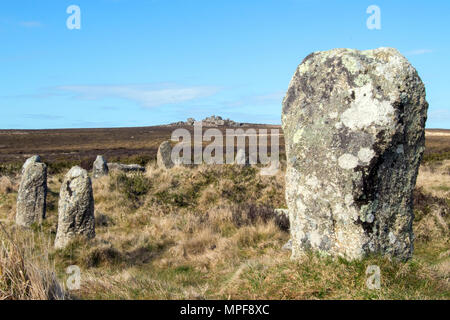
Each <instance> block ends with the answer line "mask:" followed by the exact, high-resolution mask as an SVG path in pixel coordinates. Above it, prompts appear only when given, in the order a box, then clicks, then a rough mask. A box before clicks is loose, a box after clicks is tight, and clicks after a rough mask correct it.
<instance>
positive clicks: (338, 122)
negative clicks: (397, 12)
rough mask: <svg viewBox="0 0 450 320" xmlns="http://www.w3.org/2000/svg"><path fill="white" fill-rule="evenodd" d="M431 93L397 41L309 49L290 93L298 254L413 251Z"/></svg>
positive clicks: (288, 134)
mask: <svg viewBox="0 0 450 320" xmlns="http://www.w3.org/2000/svg"><path fill="white" fill-rule="evenodd" d="M427 109H428V103H427V102H426V100H425V87H424V85H423V83H422V81H421V79H420V78H419V76H418V74H417V72H416V70H415V69H414V68H413V67H412V66H411V64H410V63H409V62H408V61H407V60H406V59H405V58H404V57H403V56H402V55H401V54H400V53H399V52H398V51H397V50H395V49H390V48H380V49H376V50H368V51H357V50H349V49H335V50H331V51H327V52H316V53H312V54H310V55H309V56H308V57H306V58H305V59H304V60H303V62H302V63H301V64H300V66H299V67H298V68H297V71H296V72H295V74H294V76H293V78H292V80H291V83H290V85H289V89H288V91H287V94H286V97H285V98H284V100H283V113H282V123H283V130H284V134H285V139H286V153H287V172H286V200H287V203H288V207H289V214H290V226H291V234H292V240H293V241H292V257H293V258H294V259H295V258H298V257H299V256H301V255H302V253H304V252H305V250H308V249H312V250H319V251H321V252H324V253H329V254H331V255H339V256H344V257H346V258H349V259H354V258H361V257H363V256H364V255H366V254H368V253H372V252H374V253H380V254H384V255H388V256H393V257H398V258H400V259H402V260H405V259H408V258H410V257H411V255H412V251H413V232H412V221H413V208H412V192H413V189H414V186H415V183H416V177H417V172H418V168H419V164H420V161H421V157H422V154H423V151H424V148H425V147H424V143H425V130H424V127H425V121H426V118H427Z"/></svg>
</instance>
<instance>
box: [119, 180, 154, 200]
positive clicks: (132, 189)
mask: <svg viewBox="0 0 450 320" xmlns="http://www.w3.org/2000/svg"><path fill="white" fill-rule="evenodd" d="M150 188H151V184H150V181H149V180H148V179H147V178H146V177H145V175H143V174H141V173H134V174H131V175H130V174H126V173H118V174H117V175H115V176H114V177H113V179H111V184H110V189H111V190H114V189H117V190H118V191H119V192H120V193H122V194H123V195H124V196H125V198H127V199H128V200H130V201H133V202H135V201H139V200H140V198H141V197H142V196H144V195H146V194H147V193H148V191H149V190H150Z"/></svg>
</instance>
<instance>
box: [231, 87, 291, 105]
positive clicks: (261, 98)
mask: <svg viewBox="0 0 450 320" xmlns="http://www.w3.org/2000/svg"><path fill="white" fill-rule="evenodd" d="M285 94H286V92H285V91H275V92H271V93H267V94H263V95H254V96H247V97H243V98H241V99H239V100H236V101H229V102H227V104H228V105H229V106H232V107H236V106H249V105H259V106H267V105H281V102H282V101H283V97H284V96H285Z"/></svg>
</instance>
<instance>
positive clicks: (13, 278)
mask: <svg viewBox="0 0 450 320" xmlns="http://www.w3.org/2000/svg"><path fill="white" fill-rule="evenodd" d="M22 232H23V231H22ZM22 232H21V231H17V230H14V232H13V234H10V233H8V231H6V229H5V228H4V227H3V225H2V224H1V223H0V241H1V244H0V300H55V299H57V300H60V299H64V298H65V296H66V295H65V292H64V290H63V288H62V287H61V286H60V284H59V283H58V280H57V279H56V276H55V272H54V271H52V270H53V269H54V268H53V266H52V265H51V263H50V262H49V259H48V253H47V252H46V251H44V252H39V253H37V252H35V251H34V250H33V248H34V247H35V243H34V241H33V239H32V238H27V237H26V236H23V235H21V233H22Z"/></svg>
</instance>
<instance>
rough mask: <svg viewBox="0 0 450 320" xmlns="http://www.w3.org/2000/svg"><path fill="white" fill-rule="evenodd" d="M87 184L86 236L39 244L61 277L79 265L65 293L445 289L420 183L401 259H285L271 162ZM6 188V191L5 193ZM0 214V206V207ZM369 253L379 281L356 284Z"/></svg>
mask: <svg viewBox="0 0 450 320" xmlns="http://www.w3.org/2000/svg"><path fill="white" fill-rule="evenodd" d="M435 170H437V171H435V172H439V173H442V172H443V171H442V168H441V167H436V168H435ZM423 172H424V171H423V170H421V174H423ZM61 177H62V175H56V176H54V175H53V176H51V177H50V179H49V205H50V207H51V210H49V213H48V218H47V220H46V222H45V224H44V225H43V226H42V227H40V228H37V229H36V230H35V231H33V232H31V233H32V234H36V235H42V236H40V237H38V239H39V240H36V242H38V247H39V248H46V246H45V245H44V244H45V243H44V242H45V241H44V240H45V239H47V240H46V241H51V240H52V239H53V237H54V232H55V226H56V218H57V208H56V206H57V193H58V191H59V187H60V184H61V181H62V179H61ZM422 179H423V177H422ZM430 186H431V185H430ZM93 189H94V198H95V210H96V223H97V225H96V233H97V236H96V238H95V239H93V240H91V241H86V240H82V239H76V240H75V241H73V242H72V243H71V244H70V245H69V246H68V247H67V248H66V249H64V250H54V249H53V248H51V247H50V248H48V250H49V256H50V260H51V261H52V263H55V267H56V270H57V273H58V276H59V278H60V279H61V280H64V279H65V277H66V276H67V275H65V273H64V271H65V268H66V267H67V266H69V265H78V266H79V267H80V268H81V272H82V274H81V276H82V281H81V290H79V291H76V292H73V294H75V295H76V296H77V297H80V298H84V299H91V298H99V299H227V298H235V299H252V298H254V299H341V298H347V299H412V298H415V299H429V298H444V299H448V298H450V290H449V286H448V261H449V260H448V259H449V256H448V239H449V236H448V233H445V232H447V231H448V230H447V231H446V229H445V228H443V227H442V226H443V224H440V223H442V222H444V223H448V221H449V220H448V216H446V215H444V216H442V214H441V213H437V212H438V211H436V210H437V209H439V208H441V203H442V201H444V202H445V200H442V198H438V197H434V198H433V197H432V195H431V194H429V193H428V191H427V190H432V189H426V190H425V189H422V194H423V197H422V198H421V199H422V202H421V205H418V208H417V209H418V210H419V211H420V212H417V217H418V219H417V221H416V222H415V225H414V228H415V230H416V232H417V234H418V235H419V236H418V239H417V240H416V248H417V250H416V254H415V256H414V259H413V260H412V261H410V262H408V263H406V264H402V263H397V262H392V261H388V260H386V259H384V258H380V257H369V258H368V259H365V260H363V261H359V262H348V261H345V260H340V259H330V258H326V257H321V256H317V255H315V254H310V255H308V256H307V257H305V259H303V260H302V261H300V262H293V261H291V260H290V254H289V252H286V251H283V250H281V247H282V246H283V245H284V243H286V241H287V240H288V239H289V234H288V232H286V231H285V230H283V229H282V228H280V226H279V225H277V223H276V220H275V219H274V217H273V210H272V209H273V208H279V207H284V206H285V203H284V172H283V171H280V172H279V174H278V175H277V176H274V177H266V176H260V175H259V169H257V168H252V167H250V168H242V167H235V166H226V165H225V166H200V167H196V168H184V167H181V168H175V169H173V170H170V171H164V170H161V169H159V168H157V167H156V166H155V165H154V164H152V163H151V164H149V165H148V166H147V172H146V173H145V174H126V175H120V174H118V173H112V174H111V175H110V176H107V177H103V178H100V179H96V180H94V181H93ZM0 196H1V194H0ZM6 197H7V198H8V199H13V198H14V197H15V193H14V192H12V193H9V194H7V195H6ZM430 197H431V198H430ZM436 199H440V200H436ZM436 215H439V217H437V216H436ZM0 217H1V218H5V217H6V215H5V214H4V213H2V212H1V211H0ZM438 219H440V220H438ZM6 220H7V221H9V218H7V219H6ZM10 224H12V223H10ZM9 228H12V227H11V226H10V227H9ZM11 230H12V229H11ZM430 235H432V236H430ZM48 239H50V240H48ZM445 241H447V242H445ZM41 250H42V249H39V252H40V251H41ZM445 252H447V254H445ZM369 264H377V265H380V267H381V269H382V275H383V280H382V281H383V283H384V285H383V288H382V290H381V291H377V292H373V291H370V290H368V289H367V288H366V286H365V279H366V275H365V268H366V267H367V265H369ZM50 270H52V269H51V268H50Z"/></svg>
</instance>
